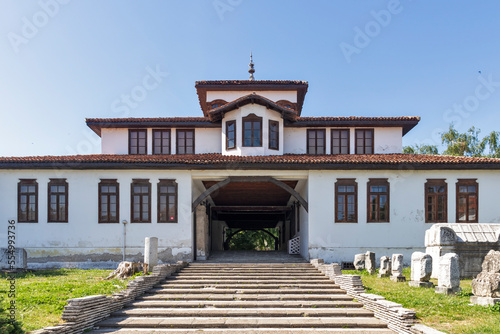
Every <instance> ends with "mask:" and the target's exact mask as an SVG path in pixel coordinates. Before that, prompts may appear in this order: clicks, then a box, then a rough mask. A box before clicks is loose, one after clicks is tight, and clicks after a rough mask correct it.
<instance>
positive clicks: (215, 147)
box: [195, 128, 225, 154]
mask: <svg viewBox="0 0 500 334" xmlns="http://www.w3.org/2000/svg"><path fill="white" fill-rule="evenodd" d="M221 137H222V136H221V129H220V128H206V129H203V128H196V129H195V153H196V154H201V153H221V152H222V146H221ZM224 148H225V144H224Z"/></svg>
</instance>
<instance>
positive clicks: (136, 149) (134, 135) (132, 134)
mask: <svg viewBox="0 0 500 334" xmlns="http://www.w3.org/2000/svg"><path fill="white" fill-rule="evenodd" d="M147 152H148V151H147V131H146V130H134V129H130V130H128V153H129V154H147Z"/></svg>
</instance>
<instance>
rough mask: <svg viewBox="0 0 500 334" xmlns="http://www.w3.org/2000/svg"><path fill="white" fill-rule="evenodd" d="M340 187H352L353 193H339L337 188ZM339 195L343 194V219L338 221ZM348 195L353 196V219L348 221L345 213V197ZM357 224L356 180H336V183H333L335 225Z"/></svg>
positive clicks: (346, 202) (346, 209) (346, 210)
mask: <svg viewBox="0 0 500 334" xmlns="http://www.w3.org/2000/svg"><path fill="white" fill-rule="evenodd" d="M341 186H353V187H354V191H353V192H342V193H341V192H340V191H339V187H341ZM340 194H345V195H343V196H344V203H343V204H344V205H343V206H344V207H343V210H344V219H339V218H338V215H339V210H338V209H339V196H340ZM349 195H354V218H352V219H348V218H347V217H348V215H347V212H348V211H349V210H348V205H349V203H348V201H347V200H346V199H347V196H349ZM357 222H358V183H357V182H356V179H337V182H335V223H348V224H350V223H357Z"/></svg>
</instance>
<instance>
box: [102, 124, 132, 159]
mask: <svg viewBox="0 0 500 334" xmlns="http://www.w3.org/2000/svg"><path fill="white" fill-rule="evenodd" d="M101 150H102V153H103V154H128V129H111V128H104V129H101Z"/></svg>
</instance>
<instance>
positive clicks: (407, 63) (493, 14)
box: [0, 0, 500, 156]
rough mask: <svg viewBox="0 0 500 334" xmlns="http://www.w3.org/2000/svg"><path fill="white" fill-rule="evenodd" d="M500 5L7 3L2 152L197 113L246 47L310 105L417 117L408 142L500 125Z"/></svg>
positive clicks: (1, 58) (86, 144)
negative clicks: (118, 122)
mask: <svg viewBox="0 0 500 334" xmlns="http://www.w3.org/2000/svg"><path fill="white" fill-rule="evenodd" d="M499 13H500V1H495V0H490V1H459V0H454V1H451V0H443V1H432V2H431V1H419V0H400V1H397V0H390V1H386V0H384V1H352V0H344V1H337V0H315V1H304V0H193V1H187V0H184V1H180V0H178V1H169V0H163V1H160V0H156V1H153V0H150V1H147V0H146V1H131V0H106V1H103V0H40V1H28V0H26V1H19V0H0V112H1V122H0V138H1V140H2V145H1V146H0V156H26V155H66V154H76V153H79V154H88V153H98V152H99V149H100V147H99V138H98V137H97V136H96V135H95V134H93V133H92V132H91V131H90V130H89V129H88V128H87V127H86V125H85V121H84V120H85V118H86V117H101V118H107V117H125V116H126V117H151V116H161V117H171V116H201V115H202V112H201V110H200V107H199V104H198V100H197V95H196V91H195V88H194V82H195V81H196V80H217V79H247V78H248V73H247V70H248V62H249V54H250V51H252V52H253V54H254V62H255V64H256V65H255V68H256V73H255V77H256V79H257V80H261V79H271V80H278V79H280V80H281V79H283V80H288V79H290V80H306V81H308V82H309V91H308V94H307V96H306V100H305V104H304V109H303V116H351V115H354V116H408V115H409V116H421V117H422V120H421V122H420V124H419V125H418V126H417V127H416V128H415V129H413V130H412V131H411V132H410V133H408V134H407V135H406V136H405V137H404V145H410V144H415V143H427V144H439V143H440V142H439V135H438V134H439V132H442V131H445V130H447V129H448V127H449V125H450V122H452V121H453V122H455V124H456V127H457V129H458V130H460V131H465V130H466V129H468V128H469V127H470V126H473V125H474V126H476V127H478V128H480V129H481V130H482V134H483V135H485V134H487V133H489V132H490V131H493V130H496V131H500V125H499V124H500V112H499V111H500V61H499V60H500V39H499V32H500V20H499V19H498V17H499V16H498V14H499ZM150 73H156V74H155V76H151V74H150ZM148 75H150V77H148V78H149V79H147V80H146V82H144V78H145V77H146V76H148ZM154 78H156V79H154ZM132 92H135V94H136V95H135V100H129V101H128V102H126V101H125V100H123V96H126V95H129V96H130V95H131V93H132Z"/></svg>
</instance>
